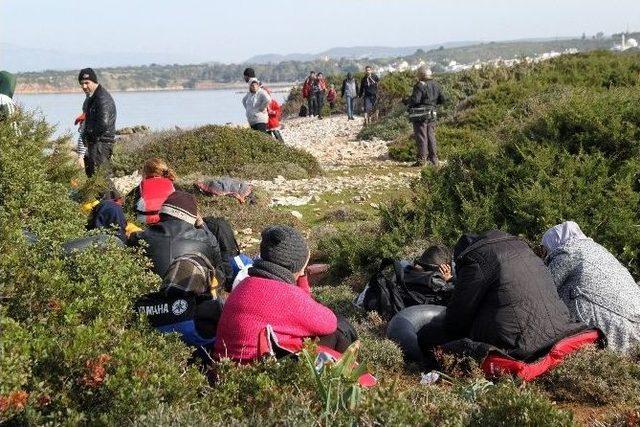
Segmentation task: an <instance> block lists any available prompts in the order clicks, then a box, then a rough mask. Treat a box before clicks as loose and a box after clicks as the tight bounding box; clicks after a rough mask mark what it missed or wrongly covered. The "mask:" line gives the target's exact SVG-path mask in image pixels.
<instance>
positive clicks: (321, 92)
mask: <svg viewBox="0 0 640 427" xmlns="http://www.w3.org/2000/svg"><path fill="white" fill-rule="evenodd" d="M326 92H327V82H326V81H325V79H324V74H322V73H318V75H317V76H316V79H315V80H314V82H313V84H312V85H311V96H313V97H314V98H315V112H314V114H315V115H316V116H318V118H319V119H322V109H323V108H324V96H325V93H326Z"/></svg>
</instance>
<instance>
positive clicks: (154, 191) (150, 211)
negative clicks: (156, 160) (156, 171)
mask: <svg viewBox="0 0 640 427" xmlns="http://www.w3.org/2000/svg"><path fill="white" fill-rule="evenodd" d="M174 191H175V188H173V181H171V180H170V179H169V178H163V177H161V176H154V177H152V178H145V179H143V180H142V182H141V183H140V200H138V203H137V204H136V211H137V212H138V221H139V222H141V223H143V224H155V223H156V222H159V221H160V208H161V207H162V204H163V203H164V201H165V200H167V197H169V195H170V194H171V193H173V192H174Z"/></svg>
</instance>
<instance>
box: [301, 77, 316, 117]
mask: <svg viewBox="0 0 640 427" xmlns="http://www.w3.org/2000/svg"><path fill="white" fill-rule="evenodd" d="M315 80H316V72H315V71H310V72H309V76H308V77H307V79H306V80H305V81H304V83H303V84H302V97H303V98H304V99H306V100H307V107H308V112H309V116H310V117H311V116H314V115H315V111H316V98H315V97H314V96H312V93H311V86H312V85H313V82H315Z"/></svg>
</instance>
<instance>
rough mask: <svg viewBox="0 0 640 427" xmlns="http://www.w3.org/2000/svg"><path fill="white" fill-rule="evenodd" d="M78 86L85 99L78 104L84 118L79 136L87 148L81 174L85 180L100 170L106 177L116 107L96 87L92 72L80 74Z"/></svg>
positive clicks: (107, 94) (104, 90) (88, 69)
mask: <svg viewBox="0 0 640 427" xmlns="http://www.w3.org/2000/svg"><path fill="white" fill-rule="evenodd" d="M78 82H79V83H80V87H81V88H82V90H83V91H84V93H85V94H86V95H87V98H86V99H85V101H84V104H82V112H83V113H84V114H85V115H86V120H85V122H84V130H83V132H82V139H83V141H84V143H85V145H86V146H87V154H86V155H85V172H86V174H87V176H92V175H93V174H94V173H95V172H96V170H97V169H98V168H100V167H103V168H104V169H105V170H106V172H107V173H108V172H110V169H111V165H110V163H111V153H112V151H113V143H114V141H115V137H116V104H115V102H114V101H113V98H112V97H111V94H109V92H107V90H106V89H105V88H104V87H102V85H100V84H98V78H97V76H96V73H95V71H93V69H91V68H84V69H82V70H80V74H79V75H78Z"/></svg>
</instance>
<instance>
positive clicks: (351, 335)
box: [215, 226, 357, 362]
mask: <svg viewBox="0 0 640 427" xmlns="http://www.w3.org/2000/svg"><path fill="white" fill-rule="evenodd" d="M308 261H309V248H308V246H307V244H306V242H305V240H304V238H303V237H302V236H301V235H300V233H298V232H297V231H296V230H295V229H294V228H291V227H287V226H273V227H269V228H267V229H266V230H264V231H263V232H262V241H261V242H260V259H259V260H257V261H256V262H255V263H254V264H253V267H252V268H251V269H249V277H248V278H246V279H245V280H243V281H242V282H240V284H239V285H238V286H237V287H236V288H235V289H234V290H233V292H232V293H231V295H230V296H229V298H228V299H227V301H226V303H225V306H224V309H223V311H222V317H221V318H220V321H219V323H218V331H217V336H216V343H215V353H216V355H217V356H218V357H229V358H231V359H233V360H236V361H239V362H250V361H252V360H255V359H257V358H258V357H260V356H261V354H260V353H259V350H258V341H259V337H260V335H261V333H262V332H263V330H264V329H265V328H267V326H270V327H271V329H272V330H273V332H274V333H275V336H276V338H277V340H278V345H279V346H280V347H283V348H286V349H289V350H291V351H294V352H295V351H299V350H301V349H302V343H303V340H304V339H305V338H314V337H318V338H320V340H319V344H320V345H323V346H326V347H330V348H333V349H334V350H337V351H338V352H342V351H344V350H346V348H347V347H348V346H349V345H350V344H351V343H352V342H354V341H355V340H356V339H357V336H356V334H355V331H354V330H353V328H352V327H351V325H349V324H348V323H347V322H346V320H344V319H342V318H338V317H336V315H335V314H334V313H333V311H331V309H329V308H327V307H325V306H323V305H322V304H320V303H319V302H317V301H315V300H314V299H313V297H312V296H311V289H310V288H309V284H308V282H307V278H306V276H305V274H304V271H305V268H306V266H307V263H308Z"/></svg>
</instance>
